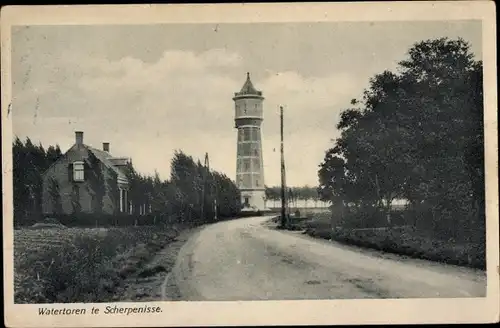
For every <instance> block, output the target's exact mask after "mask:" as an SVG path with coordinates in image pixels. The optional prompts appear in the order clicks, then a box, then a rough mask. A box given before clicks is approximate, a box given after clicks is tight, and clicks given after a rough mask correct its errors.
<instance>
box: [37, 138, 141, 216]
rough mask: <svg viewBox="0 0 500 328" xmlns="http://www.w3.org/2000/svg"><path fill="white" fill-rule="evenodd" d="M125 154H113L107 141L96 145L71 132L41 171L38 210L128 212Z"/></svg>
mask: <svg viewBox="0 0 500 328" xmlns="http://www.w3.org/2000/svg"><path fill="white" fill-rule="evenodd" d="M129 162H130V160H129V159H128V158H116V157H113V156H112V155H111V153H110V149H109V143H103V145H102V149H96V148H93V147H91V146H88V145H86V144H85V143H84V140H83V132H81V131H77V132H75V143H74V145H73V146H71V147H70V148H69V149H68V151H67V152H66V153H64V154H63V155H62V156H61V157H60V158H59V159H58V160H57V161H56V162H55V163H54V164H52V165H51V166H50V167H49V168H48V169H47V171H45V172H44V174H43V176H42V179H43V189H42V211H43V214H44V215H51V214H52V215H57V214H75V213H88V214H110V215H111V214H119V213H130V212H131V208H132V204H131V202H130V201H129V199H128V193H129V189H130V187H129V181H128V179H127V174H126V172H127V167H128V164H129Z"/></svg>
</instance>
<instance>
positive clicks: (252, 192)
mask: <svg viewBox="0 0 500 328" xmlns="http://www.w3.org/2000/svg"><path fill="white" fill-rule="evenodd" d="M233 100H234V104H235V116H234V121H235V127H236V128H237V129H238V141H237V149H238V150H237V154H236V158H237V161H236V184H237V186H238V188H239V190H240V192H241V203H242V204H243V211H256V210H260V211H262V210H264V209H265V187H264V167H263V160H262V138H261V131H260V126H261V124H262V121H263V119H264V118H263V114H262V102H263V100H264V97H263V96H262V92H261V91H258V90H256V89H255V87H254V86H253V84H252V81H251V80H250V73H247V79H246V81H245V84H244V85H243V87H242V88H241V90H240V92H236V93H235V94H234V97H233Z"/></svg>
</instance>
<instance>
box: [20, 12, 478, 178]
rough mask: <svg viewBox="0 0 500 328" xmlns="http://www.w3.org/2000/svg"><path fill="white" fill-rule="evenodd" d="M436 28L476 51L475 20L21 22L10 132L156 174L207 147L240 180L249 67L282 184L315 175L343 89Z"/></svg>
mask: <svg viewBox="0 0 500 328" xmlns="http://www.w3.org/2000/svg"><path fill="white" fill-rule="evenodd" d="M440 37H449V38H453V39H455V38H457V37H461V38H463V39H465V40H466V41H467V42H469V43H470V45H471V50H472V52H473V53H474V54H475V56H476V59H481V48H482V44H481V25H480V22H475V21H448V22H444V21H443V22H428V21H427V22H422V21H421V22H373V23H371V22H337V23H335V22H324V23H286V24H284V23H280V24H271V23H259V24H256V23H253V24H161V25H123V26H117V25H101V26H98V25H87V26H83V25H72V26H18V27H14V28H13V29H12V82H13V86H12V91H13V93H12V97H13V99H12V115H13V133H14V134H15V135H17V136H18V137H20V138H22V139H24V138H26V137H30V138H31V140H33V141H34V142H41V143H42V144H43V145H44V146H45V147H48V146H49V145H55V144H59V146H60V147H61V150H62V151H63V152H65V151H66V150H67V149H68V148H69V147H71V146H72V145H73V143H74V138H75V137H74V132H75V131H83V132H84V143H86V144H88V145H91V146H93V147H96V148H101V147H102V142H109V143H110V149H111V153H112V154H113V155H114V156H117V157H118V156H126V157H130V158H131V159H132V161H133V164H134V166H135V167H136V169H137V170H138V171H139V172H141V173H143V174H153V173H154V172H155V171H157V172H158V173H159V175H160V177H162V178H164V179H168V178H169V176H170V160H171V158H172V156H173V154H174V152H175V151H176V150H182V151H184V152H185V153H187V154H188V155H191V156H193V157H194V158H195V159H200V160H201V161H202V162H203V158H204V155H205V153H206V152H208V154H209V158H210V167H211V168H212V169H215V170H217V171H220V172H223V173H225V174H226V175H227V176H229V177H230V178H231V179H235V174H236V137H237V135H236V132H237V131H236V130H235V128H234V102H233V100H232V97H233V95H234V92H238V91H239V90H240V89H241V87H242V85H243V83H244V82H245V78H246V73H247V72H250V76H251V79H252V81H253V84H254V86H255V87H256V88H257V89H258V90H261V91H262V92H263V96H264V97H265V100H264V121H263V124H262V139H263V156H264V159H263V160H264V175H265V183H266V185H269V186H273V185H279V183H280V153H279V149H280V137H279V106H280V105H282V106H284V125H285V132H284V139H285V159H286V168H287V173H286V175H287V184H288V185H293V186H302V185H309V186H315V185H317V184H318V177H317V171H318V165H319V164H320V163H321V161H322V159H323V157H324V154H325V151H326V150H327V149H328V148H330V147H332V146H333V140H334V139H335V138H337V137H338V136H339V132H338V131H337V130H336V127H335V126H336V124H337V122H338V120H339V115H340V113H341V111H342V110H343V109H345V108H348V107H349V106H350V100H351V99H353V98H360V97H361V96H362V92H363V90H364V89H365V88H366V87H367V86H368V82H369V79H370V78H371V77H373V76H374V75H375V74H377V73H381V72H383V71H384V70H387V69H388V70H392V71H394V70H395V69H396V68H397V63H398V62H399V61H401V60H404V59H405V58H406V56H407V52H408V50H409V48H410V47H411V46H412V45H413V44H414V43H416V42H419V41H422V40H427V39H434V38H440Z"/></svg>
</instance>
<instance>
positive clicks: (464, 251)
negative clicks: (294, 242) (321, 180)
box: [298, 212, 486, 270]
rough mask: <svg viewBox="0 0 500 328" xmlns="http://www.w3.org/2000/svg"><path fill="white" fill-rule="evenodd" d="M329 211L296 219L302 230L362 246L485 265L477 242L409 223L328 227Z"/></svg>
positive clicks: (427, 257) (317, 235) (480, 246)
mask: <svg viewBox="0 0 500 328" xmlns="http://www.w3.org/2000/svg"><path fill="white" fill-rule="evenodd" d="M330 217H331V214H330V213H325V212H324V213H316V214H314V215H312V216H311V218H310V219H308V220H305V221H302V222H299V223H298V225H300V228H301V229H304V230H305V232H306V234H308V235H310V236H313V237H317V238H324V239H333V240H335V241H338V242H341V243H344V244H348V245H354V246H359V247H364V248H370V249H374V250H379V251H383V252H388V253H394V254H399V255H404V256H409V257H413V258H420V259H424V260H430V261H436V262H443V263H447V264H454V265H460V266H467V267H472V268H477V269H483V270H484V269H485V267H486V249H485V248H486V247H485V245H484V244H481V243H472V242H468V243H465V242H464V243H457V242H455V241H453V240H442V239H438V238H434V237H431V236H430V235H429V234H426V233H425V232H422V231H415V230H414V229H412V227H410V226H403V227H393V228H391V229H388V228H373V229H343V228H341V227H336V228H335V229H332V227H331V224H330Z"/></svg>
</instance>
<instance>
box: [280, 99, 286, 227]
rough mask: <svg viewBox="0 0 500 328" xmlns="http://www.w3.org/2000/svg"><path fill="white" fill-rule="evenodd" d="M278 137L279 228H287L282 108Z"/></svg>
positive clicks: (281, 108) (281, 110)
mask: <svg viewBox="0 0 500 328" xmlns="http://www.w3.org/2000/svg"><path fill="white" fill-rule="evenodd" d="M280 135H281V227H282V228H286V227H287V223H288V222H287V221H288V220H287V216H286V215H287V213H286V199H285V194H286V176H285V151H284V147H283V106H280Z"/></svg>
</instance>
